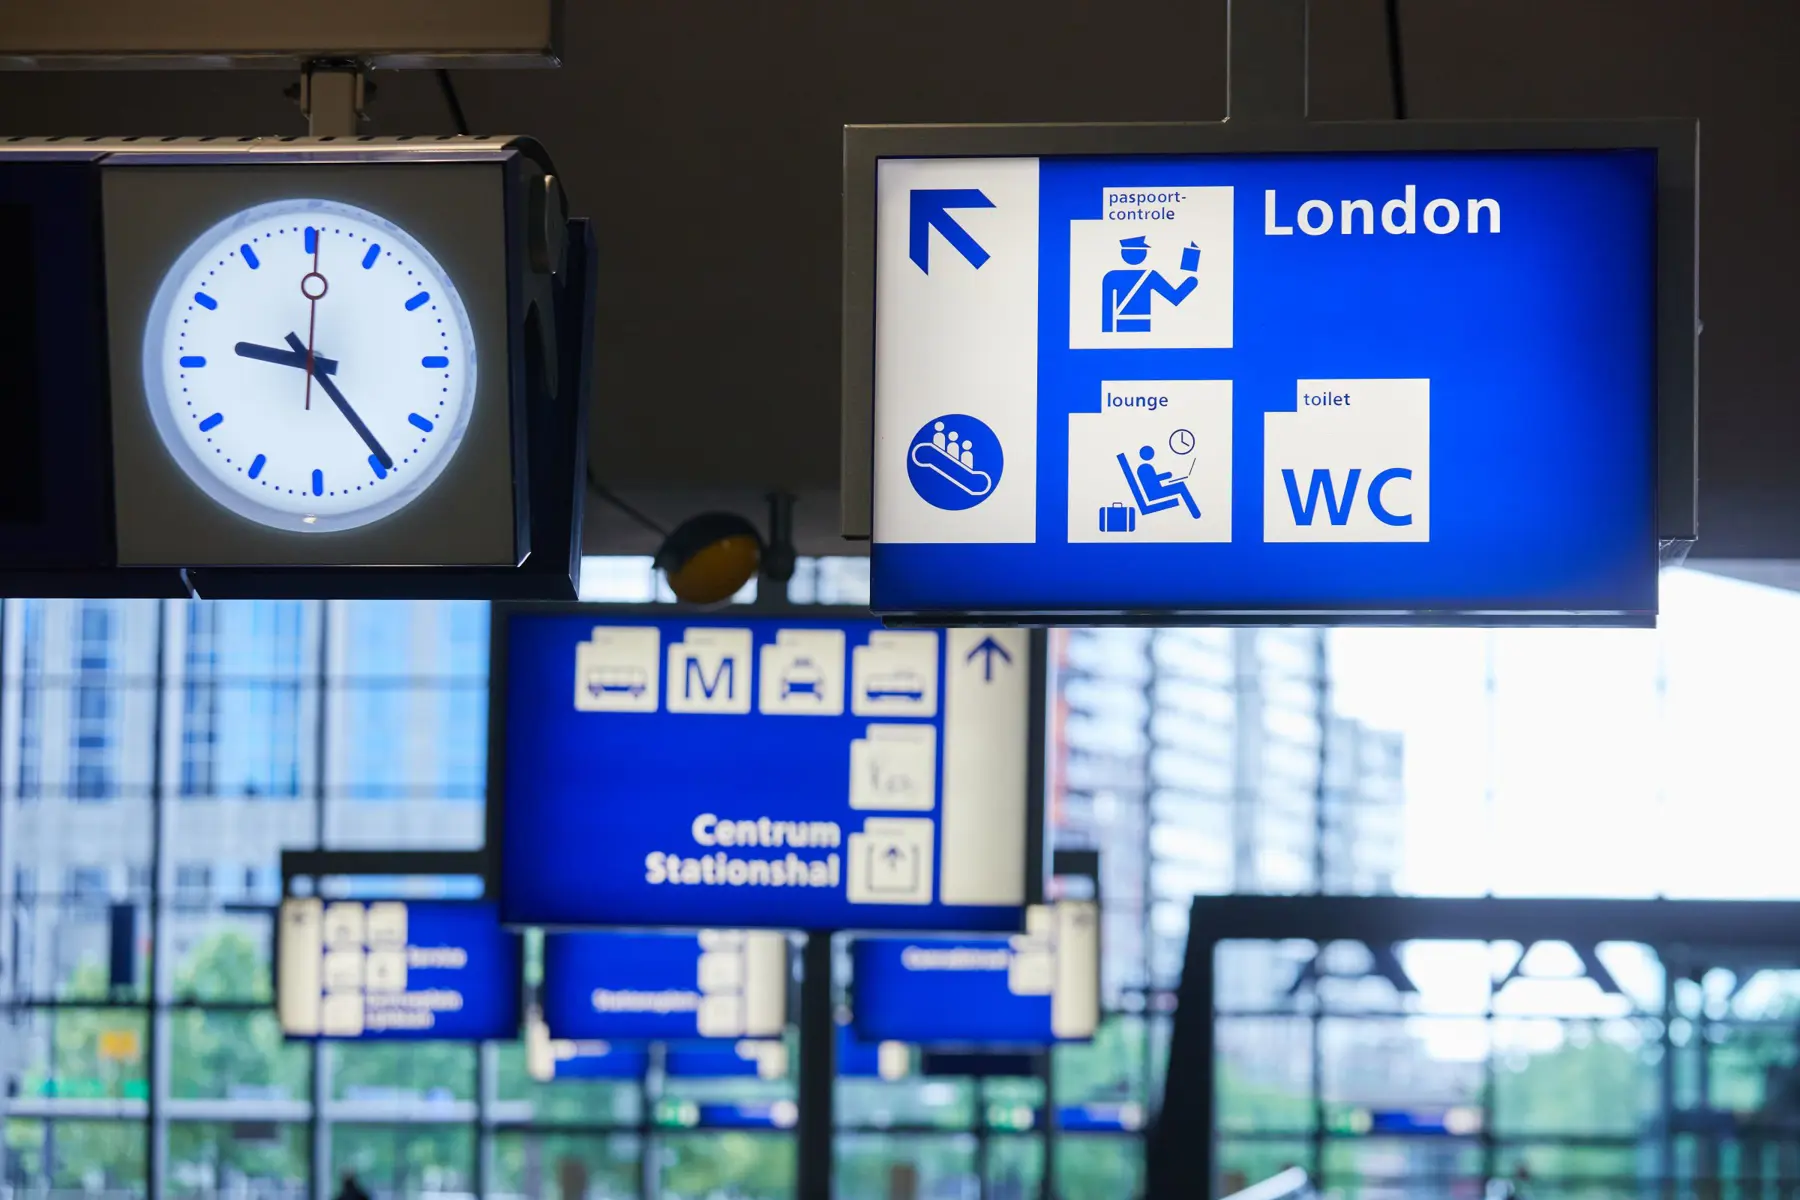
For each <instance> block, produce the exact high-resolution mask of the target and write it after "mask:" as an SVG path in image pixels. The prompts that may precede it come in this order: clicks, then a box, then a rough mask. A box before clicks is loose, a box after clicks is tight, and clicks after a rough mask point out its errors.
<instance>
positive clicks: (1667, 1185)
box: [1656, 946, 1685, 1200]
mask: <svg viewBox="0 0 1800 1200" xmlns="http://www.w3.org/2000/svg"><path fill="white" fill-rule="evenodd" d="M1656 956H1657V957H1658V958H1660V959H1661V960H1662V967H1663V987H1662V1034H1661V1036H1660V1038H1659V1039H1658V1040H1660V1041H1661V1042H1662V1061H1661V1062H1659V1063H1658V1064H1657V1072H1656V1084H1657V1092H1658V1096H1657V1099H1658V1100H1659V1101H1660V1103H1659V1104H1658V1105H1657V1112H1658V1113H1660V1114H1661V1117H1660V1118H1659V1120H1660V1123H1661V1127H1660V1128H1659V1129H1658V1130H1657V1131H1656V1132H1657V1146H1656V1151H1657V1154H1656V1166H1657V1174H1658V1175H1659V1176H1661V1178H1662V1183H1661V1186H1660V1188H1659V1189H1658V1194H1659V1195H1660V1196H1661V1197H1662V1200H1675V1195H1676V1187H1675V1032H1674V1030H1673V1029H1671V1028H1670V1025H1671V1023H1672V1022H1673V1021H1674V1020H1675V979H1676V970H1677V968H1678V967H1679V966H1684V965H1685V964H1684V963H1681V962H1679V961H1678V960H1680V959H1682V958H1685V956H1684V955H1678V954H1674V953H1671V952H1670V949H1669V948H1668V947H1666V946H1658V947H1657V948H1656Z"/></svg>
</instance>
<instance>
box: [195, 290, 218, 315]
mask: <svg viewBox="0 0 1800 1200" xmlns="http://www.w3.org/2000/svg"><path fill="white" fill-rule="evenodd" d="M194 303H195V304H198V305H199V306H200V307H201V308H204V309H206V310H207V311H208V312H211V311H212V310H213V309H215V308H217V307H219V302H218V301H217V300H214V299H213V298H212V297H211V296H209V295H207V294H206V293H205V292H195V293H194Z"/></svg>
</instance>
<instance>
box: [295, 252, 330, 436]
mask: <svg viewBox="0 0 1800 1200" xmlns="http://www.w3.org/2000/svg"><path fill="white" fill-rule="evenodd" d="M319 240H320V237H319V232H318V231H317V230H315V231H313V261H312V270H311V271H308V272H307V273H306V274H305V275H302V276H301V277H300V294H301V295H302V296H305V297H306V299H307V301H308V303H309V304H310V305H311V309H310V311H309V312H308V313H307V317H306V409H307V411H308V412H311V411H312V381H313V333H314V331H315V330H316V329H317V328H318V325H319V299H320V297H322V296H324V295H325V293H326V292H327V291H328V290H329V289H330V286H331V285H330V284H328V283H327V282H326V281H325V277H324V276H323V275H321V274H319ZM314 279H316V280H318V281H319V294H318V295H317V296H315V295H313V293H312V291H311V289H309V288H308V287H307V283H308V282H309V281H310V280H314Z"/></svg>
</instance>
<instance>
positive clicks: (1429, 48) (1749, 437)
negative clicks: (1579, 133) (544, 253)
mask: <svg viewBox="0 0 1800 1200" xmlns="http://www.w3.org/2000/svg"><path fill="white" fill-rule="evenodd" d="M1312 7H1313V18H1312V22H1313V23H1312V33H1313V37H1312V52H1311V53H1312V88H1313V95H1312V111H1313V116H1314V117H1316V118H1320V119H1356V118H1363V119H1369V118H1383V117H1386V116H1388V115H1389V109H1388V103H1389V92H1388V82H1387V75H1386V60H1385V35H1384V32H1383V24H1382V10H1383V4H1382V0H1314V2H1313V5H1312ZM1400 14H1401V24H1402V37H1403V44H1404V55H1405V62H1406V86H1407V92H1408V97H1409V102H1410V108H1411V115H1412V116H1414V117H1419V118H1433V117H1436V118H1480V117H1597V116H1685V117H1698V118H1700V120H1701V121H1702V123H1703V147H1704V149H1703V162H1702V169H1701V180H1702V185H1701V195H1702V202H1701V281H1702V283H1701V287H1702V296H1701V298H1702V312H1703V315H1704V317H1705V323H1706V332H1705V336H1704V338H1703V339H1702V374H1701V380H1702V383H1701V408H1702V438H1701V485H1702V490H1701V533H1702V537H1701V542H1700V546H1699V547H1698V549H1697V550H1696V553H1697V554H1700V555H1706V556H1708V557H1727V558H1749V557H1768V558H1800V472H1796V471H1795V470H1794V469H1792V468H1791V467H1790V461H1791V456H1792V455H1793V454H1794V450H1795V447H1796V446H1797V445H1800V405H1796V404H1794V403H1790V402H1789V401H1788V400H1786V399H1783V397H1784V396H1787V395H1788V393H1785V392H1783V391H1782V390H1781V388H1782V387H1783V386H1785V385H1783V384H1781V381H1782V380H1783V379H1786V378H1788V376H1789V373H1790V372H1796V377H1797V379H1800V333H1797V332H1796V331H1795V330H1794V329H1792V328H1791V327H1789V326H1788V325H1787V324H1786V322H1787V321H1789V320H1792V319H1793V317H1794V314H1795V312H1796V308H1797V307H1800V306H1797V305H1796V304H1795V302H1794V301H1793V299H1791V290H1790V289H1791V287H1792V285H1791V283H1790V281H1791V280H1793V279H1795V278H1800V232H1797V222H1796V219H1795V217H1794V216H1793V200H1792V195H1793V193H1794V192H1795V190H1796V188H1797V186H1800V170H1797V169H1796V167H1797V159H1800V137H1797V135H1800V89H1796V88H1795V87H1794V86H1793V83H1792V79H1793V76H1792V71H1791V68H1790V65H1789V64H1790V63H1791V62H1792V61H1793V60H1794V58H1795V49H1796V45H1795V42H1796V36H1795V35H1796V33H1797V32H1800V5H1794V4H1789V3H1770V2H1768V0H1402V2H1401V4H1400ZM566 15H567V21H566V33H567V36H566V39H565V44H564V62H565V65H564V66H563V67H562V68H561V69H560V70H553V71H552V70H543V71H509V72H497V71H495V72H489V71H481V70H468V71H462V72H458V73H457V74H456V76H455V78H456V83H457V86H458V88H459V89H460V92H461V96H462V100H463V104H464V106H465V108H466V109H467V111H468V113H469V117H470V120H471V121H472V122H473V124H474V125H475V127H476V129H477V131H478V132H525V133H532V134H535V135H537V136H538V137H540V138H541V139H542V140H543V141H544V142H545V144H546V145H547V146H548V147H549V148H550V150H551V152H552V154H553V155H554V156H555V158H556V160H557V162H558V164H559V167H560V169H561V171H562V172H563V174H564V177H565V180H566V182H567V184H568V187H569V190H570V193H571V197H572V201H573V204H574V206H575V209H576V211H577V212H578V213H584V214H587V215H590V216H593V217H595V218H597V220H598V225H599V230H600V239H601V268H602V281H601V285H600V325H599V340H598V344H597V357H598V373H597V384H596V394H595V397H594V409H593V420H592V441H591V446H592V451H593V457H594V462H595V465H596V467H597V469H598V471H599V473H600V474H601V476H602V477H603V478H604V479H605V480H606V481H607V482H608V483H610V484H611V485H612V486H614V487H615V488H617V489H618V490H619V491H620V492H622V493H623V494H625V495H626V496H628V497H631V498H633V499H634V500H637V501H638V502H639V503H641V504H642V505H644V506H646V507H648V508H649V509H650V510H651V511H652V512H655V513H657V514H658V515H660V516H665V517H668V516H675V515H679V514H680V513H682V512H683V511H691V510H692V508H693V507H695V506H696V505H697V504H699V503H704V502H713V503H724V504H733V505H743V504H747V503H751V502H753V501H754V498H755V497H756V496H757V495H758V494H760V493H761V492H762V491H764V490H766V489H768V488H770V487H776V486H779V487H782V488H785V489H789V490H794V491H797V492H799V493H800V494H801V495H802V497H803V503H802V506H801V512H800V519H801V526H802V530H803V533H804V534H805V535H806V536H805V541H806V543H808V545H809V548H811V549H814V550H824V549H831V548H834V547H833V546H832V544H831V534H832V532H833V530H834V529H835V519H836V511H835V510H836V505H835V489H836V478H837V440H838V418H837V405H838V378H837V372H838V302H839V296H838V289H839V276H838V263H839V200H838V197H839V186H840V179H839V176H840V148H841V134H840V130H841V127H842V126H843V125H844V124H845V123H846V122H880V121H945V122H956V121H1095V120H1180V119H1188V120H1213V119H1217V118H1219V117H1221V116H1222V115H1223V113H1224V88H1225V41H1224V39H1225V20H1224V3H1223V0H1132V3H1130V4H1123V5H1121V4H1102V3H1097V2H1084V0H982V3H979V4H954V3H949V2H947V0H935V2H933V0H888V2H881V0H863V2H858V3H849V4H846V3H844V2H843V0H781V3H762V4H739V3H730V2H728V0H655V2H654V3H649V2H643V0H566ZM287 82H288V80H287V79H286V78H285V77H283V76H281V75H278V74H271V73H267V72H260V71H242V72H230V71H216V72H192V73H187V72H181V73H169V72H159V73H116V74H103V75H96V74H79V75H78V74H66V73H60V72H47V71H46V72H20V73H13V74H5V73H0V132H6V133H28V134H51V133H64V134H171V133H176V134H251V133H300V132H304V123H303V121H302V120H301V117H300V114H299V113H298V111H297V110H296V109H295V108H294V106H293V104H292V103H291V102H289V101H287V100H286V99H284V98H283V96H282V89H283V87H284V86H285V85H286V84H287ZM377 82H378V84H379V95H378V96H377V97H376V99H375V101H374V103H373V106H372V110H371V116H372V122H371V126H370V129H369V132H372V133H439V132H450V131H451V126H450V120H449V116H448V113H447V110H446V108H445V105H444V103H443V98H442V96H441V94H440V93H439V91H438V88H437V84H436V82H435V80H433V79H432V78H431V77H429V76H428V75H419V74H399V73H391V72H390V73H382V74H380V75H378V76H377ZM1797 390H1800V389H1797ZM588 543H589V548H590V550H601V549H607V550H623V549H633V550H642V549H643V548H644V547H645V546H646V545H647V544H648V543H647V541H646V539H645V537H644V535H642V534H641V533H640V532H639V531H637V530H635V529H634V528H633V527H631V526H630V525H629V524H628V523H625V522H623V521H621V520H620V519H619V518H618V517H617V516H616V514H613V513H612V512H610V511H601V510H598V509H590V535H589V538H588Z"/></svg>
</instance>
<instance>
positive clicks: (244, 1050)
mask: <svg viewBox="0 0 1800 1200" xmlns="http://www.w3.org/2000/svg"><path fill="white" fill-rule="evenodd" d="M311 1080H312V1055H311V1053H310V1049H309V1047H308V1046H307V1045H306V1044H304V1043H301V1042H289V1041H286V1040H284V1039H283V1038H282V1036H281V1027H280V1024H279V1023H278V1022H277V1021H276V1019H275V1014H274V1013H272V1012H206V1011H203V1010H199V1009H182V1010H180V1011H177V1012H174V1013H171V1014H170V1016H169V1094H170V1095H171V1096H173V1097H174V1098H175V1099H177V1100H260V1101H271V1100H296V1101H309V1100H310V1099H311V1096H312V1084H311Z"/></svg>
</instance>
